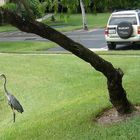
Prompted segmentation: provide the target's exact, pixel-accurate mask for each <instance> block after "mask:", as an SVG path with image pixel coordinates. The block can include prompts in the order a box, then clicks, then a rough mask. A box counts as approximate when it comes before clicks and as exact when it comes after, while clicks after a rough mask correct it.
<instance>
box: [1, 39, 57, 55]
mask: <svg viewBox="0 0 140 140" xmlns="http://www.w3.org/2000/svg"><path fill="white" fill-rule="evenodd" d="M56 46H58V45H57V44H55V43H53V42H36V41H33V42H32V41H31V42H27V41H21V42H0V52H3V53H45V52H46V51H47V50H48V49H49V48H52V47H56Z"/></svg>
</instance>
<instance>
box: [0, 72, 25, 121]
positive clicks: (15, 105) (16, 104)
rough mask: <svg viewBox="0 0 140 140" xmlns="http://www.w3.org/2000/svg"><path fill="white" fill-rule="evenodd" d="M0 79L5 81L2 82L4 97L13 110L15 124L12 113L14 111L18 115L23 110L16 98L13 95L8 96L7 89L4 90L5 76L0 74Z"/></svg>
mask: <svg viewBox="0 0 140 140" xmlns="http://www.w3.org/2000/svg"><path fill="white" fill-rule="evenodd" d="M0 77H3V78H4V80H5V81H4V91H5V95H6V97H7V100H8V104H9V105H10V106H11V108H12V110H13V115H14V122H15V112H14V110H17V111H18V112H20V113H22V112H23V111H24V110H23V107H22V105H21V104H20V102H19V101H18V100H17V99H16V97H15V96H14V95H12V94H10V93H9V92H8V91H7V88H6V76H5V75H4V74H1V75H0Z"/></svg>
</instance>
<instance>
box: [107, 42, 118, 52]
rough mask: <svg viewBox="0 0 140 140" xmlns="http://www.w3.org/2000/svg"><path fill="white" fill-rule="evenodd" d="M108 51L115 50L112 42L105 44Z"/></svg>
mask: <svg viewBox="0 0 140 140" xmlns="http://www.w3.org/2000/svg"><path fill="white" fill-rule="evenodd" d="M107 46H108V50H114V49H115V48H116V44H115V43H114V42H112V43H107Z"/></svg>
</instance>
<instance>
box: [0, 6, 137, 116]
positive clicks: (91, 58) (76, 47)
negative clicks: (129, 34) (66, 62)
mask: <svg viewBox="0 0 140 140" xmlns="http://www.w3.org/2000/svg"><path fill="white" fill-rule="evenodd" d="M0 13H3V17H4V20H5V21H7V22H8V23H10V24H11V25H13V26H15V27H17V28H18V29H20V30H21V31H24V32H28V33H34V34H37V35H39V36H41V37H43V38H46V39H49V40H51V41H53V42H55V43H57V44H59V45H60V46H61V47H63V48H64V49H66V50H68V51H70V52H72V53H73V54H74V55H76V56H77V57H79V58H81V59H83V60H84V61H86V62H87V63H89V64H91V66H92V67H94V68H95V69H96V70H97V71H99V72H101V73H102V74H103V75H104V76H105V77H106V78H107V86H108V91H109V96H110V101H111V103H112V104H113V106H114V107H115V108H116V110H117V111H118V112H119V113H120V114H122V115H123V114H128V113H131V112H132V111H133V110H134V109H135V108H134V106H133V105H132V104H131V103H130V102H129V101H128V99H127V97H126V91H125V90H124V88H123V86H122V77H123V72H122V70H121V69H120V68H118V69H116V68H114V67H113V65H112V64H111V63H110V62H108V61H106V60H104V59H103V58H101V57H100V56H98V55H97V54H95V53H94V52H92V51H90V50H89V49H87V48H85V47H84V46H83V45H81V44H79V43H77V42H75V41H73V40H72V39H70V38H68V37H67V36H65V35H64V34H62V33H60V32H58V31H56V30H55V29H53V28H51V27H49V26H47V25H45V24H43V23H40V22H37V21H27V20H25V19H22V17H20V16H19V15H17V14H16V13H13V12H11V11H9V10H6V9H3V8H0Z"/></svg>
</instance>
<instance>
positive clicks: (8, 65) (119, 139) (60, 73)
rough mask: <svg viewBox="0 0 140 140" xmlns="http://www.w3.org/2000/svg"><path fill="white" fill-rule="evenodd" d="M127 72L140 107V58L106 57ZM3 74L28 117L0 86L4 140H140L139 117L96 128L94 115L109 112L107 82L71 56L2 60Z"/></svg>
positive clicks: (129, 89)
mask: <svg viewBox="0 0 140 140" xmlns="http://www.w3.org/2000/svg"><path fill="white" fill-rule="evenodd" d="M103 57H104V58H105V59H106V60H109V61H111V62H112V63H113V64H114V66H116V67H121V68H122V69H123V71H124V73H125V75H124V79H123V83H124V87H125V89H126V90H127V93H128V97H129V99H131V101H132V102H133V103H135V104H140V96H139V91H140V86H139V85H140V80H139V79H140V74H139V72H140V63H139V62H140V56H138V55H137V56H136V55H131V56H129V55H114V56H110V55H104V56H103ZM0 73H5V74H6V76H7V81H8V82H7V84H8V85H7V88H8V90H9V91H10V92H11V93H13V94H14V95H15V96H16V97H17V98H18V99H19V100H20V102H21V104H22V105H23V107H24V110H25V112H24V113H23V114H22V115H21V114H18V113H17V118H16V123H15V124H14V123H13V122H12V111H11V109H10V107H9V106H8V105H7V103H6V99H5V96H4V94H3V83H2V81H0V99H1V100H0V140H132V139H134V140H139V139H140V117H134V118H133V119H131V120H128V121H124V122H121V123H117V124H113V125H105V126H102V125H98V124H97V123H96V122H95V121H94V119H95V116H96V115H97V114H98V113H99V112H101V111H102V110H103V109H104V108H108V107H111V104H110V102H109V99H108V92H107V86H106V79H105V78H104V76H103V75H102V74H101V73H99V72H96V71H95V70H94V69H93V68H92V67H91V66H90V65H89V64H87V63H85V62H84V61H82V60H80V59H78V58H77V57H75V56H73V55H18V54H17V55H16V54H15V55H12V54H11V55H10V54H2V55H0Z"/></svg>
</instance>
